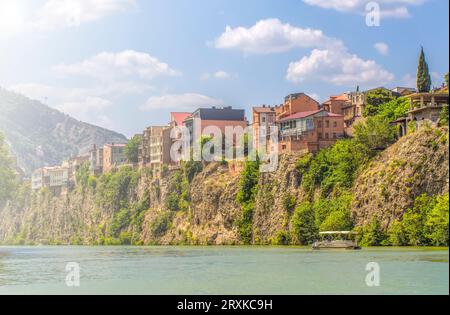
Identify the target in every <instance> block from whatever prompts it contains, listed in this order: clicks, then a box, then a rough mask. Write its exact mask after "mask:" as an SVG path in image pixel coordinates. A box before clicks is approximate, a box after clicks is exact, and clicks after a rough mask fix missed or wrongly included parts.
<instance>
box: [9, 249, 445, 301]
mask: <svg viewBox="0 0 450 315" xmlns="http://www.w3.org/2000/svg"><path fill="white" fill-rule="evenodd" d="M448 261H449V252H448V249H420V248H368V249H363V250H361V251H312V250H310V249H309V248H297V247H0V294H200V295H201V294H214V295H215V294H232V295H247V294H269V295H278V294H449V265H448ZM70 263H76V264H75V266H76V267H75V269H70V268H73V266H74V264H71V265H69V266H72V267H70V268H69V269H68V270H66V267H67V264H70ZM370 263H376V264H377V265H376V266H379V273H377V274H379V286H368V284H367V281H366V278H367V276H368V274H369V273H370V272H373V271H374V269H371V270H370V271H367V270H366V267H367V265H368V264H370ZM372 266H373V264H372ZM73 272H75V273H73ZM73 275H79V283H75V285H77V284H79V286H70V285H71V284H72V285H73V284H74V282H69V286H68V285H67V284H68V282H67V281H66V280H67V279H66V278H67V277H68V276H69V278H68V279H69V280H71V279H72V280H73V279H78V278H73ZM369 279H372V280H373V279H374V278H373V277H369ZM371 283H372V284H373V282H371Z"/></svg>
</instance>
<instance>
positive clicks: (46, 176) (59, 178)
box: [31, 166, 69, 196]
mask: <svg viewBox="0 0 450 315" xmlns="http://www.w3.org/2000/svg"><path fill="white" fill-rule="evenodd" d="M68 187H69V168H68V167H64V166H55V167H43V168H40V169H37V170H35V171H34V172H33V174H32V176H31V188H32V189H33V190H40V189H42V188H47V189H49V190H50V192H51V193H52V194H54V195H55V196H59V195H62V194H67V191H68Z"/></svg>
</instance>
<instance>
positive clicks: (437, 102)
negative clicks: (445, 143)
mask: <svg viewBox="0 0 450 315" xmlns="http://www.w3.org/2000/svg"><path fill="white" fill-rule="evenodd" d="M408 98H409V102H410V107H409V111H408V114H407V116H406V117H402V118H400V119H397V120H396V121H394V122H392V124H393V125H397V126H398V128H399V129H398V132H399V136H400V137H402V136H404V135H406V134H407V133H408V132H409V131H410V130H409V129H410V128H411V127H413V128H415V129H418V128H420V127H422V125H424V124H430V125H432V126H436V125H437V124H438V123H439V120H440V117H441V113H442V110H443V109H444V107H447V108H448V106H449V94H448V92H447V93H414V94H411V95H409V96H408Z"/></svg>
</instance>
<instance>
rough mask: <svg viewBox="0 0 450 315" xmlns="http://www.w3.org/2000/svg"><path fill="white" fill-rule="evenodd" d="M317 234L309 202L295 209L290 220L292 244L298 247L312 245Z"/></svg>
mask: <svg viewBox="0 0 450 315" xmlns="http://www.w3.org/2000/svg"><path fill="white" fill-rule="evenodd" d="M318 232H319V229H318V228H317V225H316V218H315V211H314V207H313V205H312V204H311V203H310V202H309V201H306V202H303V203H301V204H300V205H299V206H298V207H297V208H295V211H294V214H293V215H292V218H291V234H292V235H291V237H292V240H293V242H294V243H297V244H299V245H309V244H312V243H313V242H314V240H315V239H316V238H317V235H318Z"/></svg>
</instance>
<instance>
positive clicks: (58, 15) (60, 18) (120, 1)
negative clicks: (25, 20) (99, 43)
mask: <svg viewBox="0 0 450 315" xmlns="http://www.w3.org/2000/svg"><path fill="white" fill-rule="evenodd" d="M136 6H137V4H136V1H135V0H48V1H46V2H45V3H44V5H43V6H42V7H41V8H40V9H39V10H38V11H37V13H36V17H35V21H34V24H35V26H36V27H37V28H38V29H41V30H49V29H55V28H58V27H76V26H80V25H81V24H84V23H88V22H93V21H97V20H99V19H101V18H103V17H106V16H109V15H112V14H114V13H117V12H123V11H126V10H129V9H132V8H135V7H136Z"/></svg>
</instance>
